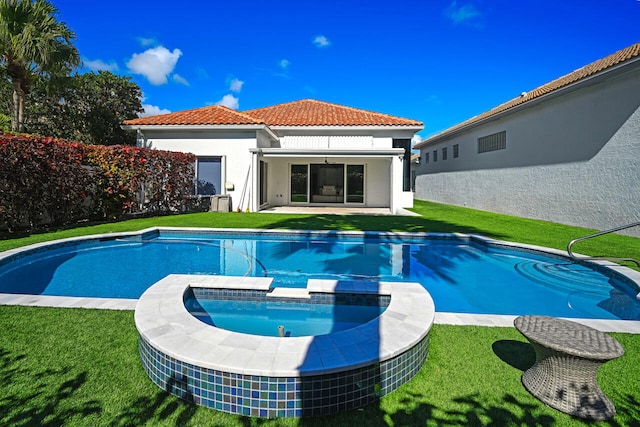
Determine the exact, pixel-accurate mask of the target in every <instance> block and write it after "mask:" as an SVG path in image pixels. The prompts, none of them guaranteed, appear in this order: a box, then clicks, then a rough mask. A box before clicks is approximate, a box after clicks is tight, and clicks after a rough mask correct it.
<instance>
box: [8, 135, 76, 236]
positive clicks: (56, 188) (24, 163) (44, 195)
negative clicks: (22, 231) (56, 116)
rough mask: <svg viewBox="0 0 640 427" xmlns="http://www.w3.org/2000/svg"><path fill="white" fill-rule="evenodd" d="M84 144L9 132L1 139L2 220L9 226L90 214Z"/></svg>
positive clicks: (53, 221) (51, 221)
mask: <svg viewBox="0 0 640 427" xmlns="http://www.w3.org/2000/svg"><path fill="white" fill-rule="evenodd" d="M83 153H84V146H83V145H82V144H80V143H68V142H66V141H63V140H54V139H51V138H39V137H33V136H20V135H11V134H4V135H3V136H2V138H0V219H1V220H2V222H3V223H4V224H6V226H7V227H9V229H14V228H23V227H27V228H33V227H34V226H37V225H39V224H42V223H48V222H50V223H54V224H65V223H68V222H70V221H71V220H72V218H77V217H82V216H85V215H86V213H87V212H85V208H84V207H83V203H82V202H83V201H84V199H85V198H86V197H87V196H88V194H87V193H86V188H87V187H88V183H89V182H88V178H89V177H88V175H87V172H86V169H85V168H83V166H82V158H83Z"/></svg>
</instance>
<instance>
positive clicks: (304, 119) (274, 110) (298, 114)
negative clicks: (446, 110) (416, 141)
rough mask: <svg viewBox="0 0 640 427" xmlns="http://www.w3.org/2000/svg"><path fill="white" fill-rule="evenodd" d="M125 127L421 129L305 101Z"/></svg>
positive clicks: (185, 114) (190, 113)
mask: <svg viewBox="0 0 640 427" xmlns="http://www.w3.org/2000/svg"><path fill="white" fill-rule="evenodd" d="M123 124H124V125H133V126H136V125H247V124H264V125H267V126H422V122H418V121H415V120H410V119H403V118H401V117H394V116H389V115H387V114H381V113H373V112H371V111H366V110H358V109H356V108H351V107H345V106H342V105H336V104H330V103H328V102H322V101H316V100H313V99H305V100H301V101H294V102H289V103H286V104H279V105H274V106H271V107H264V108H257V109H255V110H248V111H245V112H238V111H234V110H232V109H230V108H227V107H222V106H219V105H214V106H210V107H202V108H195V109H193V110H185V111H178V112H176V113H169V114H161V115H158V116H150V117H141V118H138V119H132V120H126V121H125V122H124V123H123Z"/></svg>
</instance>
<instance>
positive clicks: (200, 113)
mask: <svg viewBox="0 0 640 427" xmlns="http://www.w3.org/2000/svg"><path fill="white" fill-rule="evenodd" d="M124 124H125V125H134V126H135V125H254V124H264V122H263V121H262V120H260V119H256V118H254V117H251V116H248V115H247V114H244V113H240V112H238V111H234V110H232V109H231V108H228V107H224V106H221V105H212V106H208V107H202V108H195V109H192V110H185V111H178V112H176V113H169V114H161V115H158V116H149V117H140V118H138V119H133V120H126V121H125V122H124Z"/></svg>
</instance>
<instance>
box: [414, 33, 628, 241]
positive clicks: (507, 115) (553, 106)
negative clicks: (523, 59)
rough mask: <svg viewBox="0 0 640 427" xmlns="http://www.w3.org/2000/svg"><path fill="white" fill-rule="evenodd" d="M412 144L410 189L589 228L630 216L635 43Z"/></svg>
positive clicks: (435, 198)
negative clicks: (416, 153)
mask: <svg viewBox="0 0 640 427" xmlns="http://www.w3.org/2000/svg"><path fill="white" fill-rule="evenodd" d="M514 79H517V76H514ZM415 149H417V150H419V151H420V158H419V162H417V163H414V164H413V167H414V171H415V175H416V181H415V197H416V199H420V200H429V201H435V202H441V203H447V204H453V205H459V206H468V207H472V208H476V209H481V210H487V211H493V212H500V213H506V214H510V215H516V216H521V217H528V218H535V219H543V220H549V221H553V222H559V223H564V224H569V225H577V226H584V227H589V228H594V229H599V230H604V229H610V228H613V227H616V226H621V225H625V224H630V223H633V222H636V221H639V220H640V43H637V44H634V45H632V46H629V47H627V48H625V49H622V50H620V51H618V52H615V53H613V54H612V55H609V56H607V57H605V58H602V59H600V60H598V61H595V62H593V63H591V64H589V65H586V66H584V67H582V68H580V69H577V70H575V71H573V72H570V73H569V74H567V75H565V76H562V77H560V78H558V79H556V80H553V81H551V82H549V83H547V84H544V85H542V86H540V87H537V88H535V89H533V90H527V91H526V92H523V93H522V94H520V95H519V96H517V97H516V98H514V99H512V100H510V101H507V102H505V103H504V104H502V105H499V106H497V107H495V108H493V109H491V110H489V111H487V112H484V113H482V114H480V115H478V116H475V117H472V118H470V119H468V120H466V121H464V122H462V123H459V124H457V125H455V126H453V127H452V128H450V129H447V130H445V131H443V132H441V133H439V134H437V135H434V136H432V137H430V138H427V139H425V140H424V141H421V142H420V143H418V144H416V146H415ZM638 228H639V227H635V229H631V230H630V231H629V233H630V234H633V235H639V236H640V230H637V229H638Z"/></svg>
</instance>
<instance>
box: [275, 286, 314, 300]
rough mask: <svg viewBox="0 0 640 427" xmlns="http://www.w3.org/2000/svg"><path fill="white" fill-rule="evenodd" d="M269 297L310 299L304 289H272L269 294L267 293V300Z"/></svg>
mask: <svg viewBox="0 0 640 427" xmlns="http://www.w3.org/2000/svg"><path fill="white" fill-rule="evenodd" d="M269 297H272V298H274V297H277V298H306V299H311V295H309V291H308V290H307V289H304V288H274V289H273V290H272V291H271V292H269V293H267V298H269Z"/></svg>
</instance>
